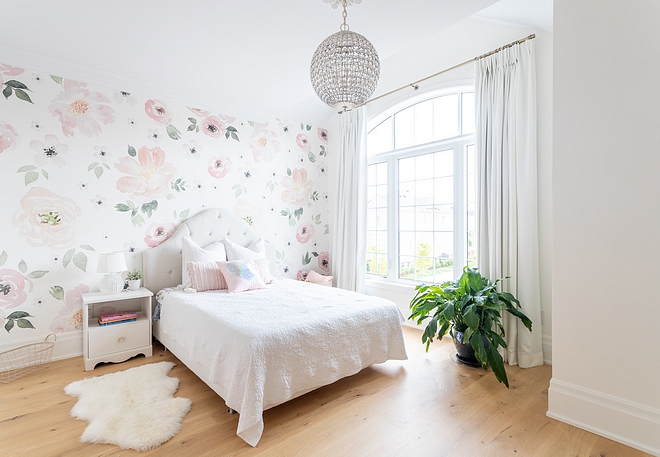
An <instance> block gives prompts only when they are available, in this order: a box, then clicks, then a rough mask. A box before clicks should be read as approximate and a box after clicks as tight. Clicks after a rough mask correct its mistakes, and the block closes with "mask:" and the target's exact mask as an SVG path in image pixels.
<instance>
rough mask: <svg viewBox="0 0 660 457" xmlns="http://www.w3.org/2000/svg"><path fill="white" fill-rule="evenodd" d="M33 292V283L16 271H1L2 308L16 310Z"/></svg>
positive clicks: (0, 301) (0, 294)
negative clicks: (29, 293) (28, 294)
mask: <svg viewBox="0 0 660 457" xmlns="http://www.w3.org/2000/svg"><path fill="white" fill-rule="evenodd" d="M31 291H32V281H30V279H28V278H27V277H26V276H23V274H22V273H20V272H18V271H16V270H9V269H3V270H0V308H7V309H9V308H16V307H17V306H20V305H21V304H22V303H23V302H25V300H26V299H27V293H26V292H31Z"/></svg>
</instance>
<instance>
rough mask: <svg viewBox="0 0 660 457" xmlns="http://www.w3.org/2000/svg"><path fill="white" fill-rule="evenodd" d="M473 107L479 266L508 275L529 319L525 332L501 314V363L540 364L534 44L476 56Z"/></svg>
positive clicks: (507, 285)
mask: <svg viewBox="0 0 660 457" xmlns="http://www.w3.org/2000/svg"><path fill="white" fill-rule="evenodd" d="M475 104H476V147H477V237H478V238H477V239H478V241H477V242H478V250H477V252H478V261H477V262H478V266H479V270H480V272H481V273H482V274H483V275H484V276H486V277H487V278H489V279H496V278H501V277H505V276H510V277H511V278H510V279H507V280H506V281H503V282H502V283H500V284H501V287H502V290H504V291H508V292H511V293H512V294H514V295H515V296H516V297H517V298H518V299H519V300H520V303H521V305H522V308H523V311H524V312H525V314H527V316H529V318H530V319H531V320H532V322H533V332H532V333H530V332H529V331H528V330H527V329H526V328H525V327H524V326H523V324H522V323H520V322H519V320H518V319H516V318H514V317H513V316H511V315H510V314H508V313H505V316H503V324H504V328H505V331H506V338H505V340H506V343H507V346H508V347H507V348H506V349H505V350H504V354H503V356H504V360H505V361H507V362H508V363H509V364H510V365H519V366H520V367H522V368H527V367H533V366H539V365H543V349H542V341H543V339H542V332H541V318H540V317H541V294H540V278H539V247H538V216H537V204H538V200H537V172H536V162H537V158H536V152H537V147H536V69H535V62H534V44H533V42H532V41H525V42H524V43H519V44H516V45H513V46H511V47H508V48H505V49H503V50H501V51H500V52H497V53H495V54H493V55H491V56H488V57H485V58H482V59H480V60H479V61H477V63H476V65H475Z"/></svg>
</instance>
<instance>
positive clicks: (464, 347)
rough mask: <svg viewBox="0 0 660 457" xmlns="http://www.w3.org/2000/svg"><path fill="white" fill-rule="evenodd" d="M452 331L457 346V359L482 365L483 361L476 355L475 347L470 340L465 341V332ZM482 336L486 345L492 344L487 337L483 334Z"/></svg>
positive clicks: (471, 364) (465, 362)
mask: <svg viewBox="0 0 660 457" xmlns="http://www.w3.org/2000/svg"><path fill="white" fill-rule="evenodd" d="M452 333H453V337H452V339H453V340H454V346H455V347H456V360H458V361H459V362H461V363H464V364H466V365H470V366H472V367H480V366H481V363H479V361H478V360H477V357H476V356H475V355H474V349H473V348H472V345H471V344H470V342H469V341H468V342H466V343H464V342H463V332H459V331H457V330H453V331H452ZM481 338H482V340H483V342H484V347H488V346H490V343H489V342H488V340H487V339H486V337H484V336H483V335H482V337H481Z"/></svg>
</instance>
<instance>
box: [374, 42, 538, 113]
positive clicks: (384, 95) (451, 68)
mask: <svg viewBox="0 0 660 457" xmlns="http://www.w3.org/2000/svg"><path fill="white" fill-rule="evenodd" d="M534 38H536V35H535V34H531V35H529V36H526V37H525V38H522V39H520V40H516V41H514V42H513V43H509V44H507V45H505V46H502V47H499V48H497V49H494V50H493V51H490V52H487V53H486V54H482V55H480V56H477V57H474V58H472V59H470V60H466V61H465V62H463V63H459V64H458V65H454V66H453V67H450V68H446V69H444V70H442V71H439V72H437V73H434V74H432V75H431V76H427V77H426V78H422V79H420V80H418V81H415V82H414V83H410V84H408V85H407V86H402V87H399V88H398V89H394V90H392V91H390V92H388V93H386V94H383V95H379V96H378V97H375V98H372V99H371V100H367V101H366V102H365V103H364V104H365V105H367V104H369V103H371V102H375V101H376V100H379V99H381V98H384V97H387V96H388V95H392V94H393V93H395V92H399V91H400V90H403V89H406V88H408V87H412V88H413V89H415V90H417V89H419V83H421V82H424V81H426V80H428V79H431V78H435V77H436V76H440V75H441V74H443V73H447V72H449V71H452V70H455V69H457V68H460V67H462V66H464V65H467V64H469V63H472V62H476V61H477V60H481V59H483V58H484V57H488V56H490V55H493V54H495V53H498V52H500V51H502V50H503V49H506V48H510V47H511V46H515V45H517V44H520V43H524V42H525V41H527V40H533V39H534Z"/></svg>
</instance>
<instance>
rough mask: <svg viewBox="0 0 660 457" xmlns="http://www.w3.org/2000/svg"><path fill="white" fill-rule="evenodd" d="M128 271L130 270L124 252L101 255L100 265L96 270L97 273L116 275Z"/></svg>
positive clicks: (103, 253)
mask: <svg viewBox="0 0 660 457" xmlns="http://www.w3.org/2000/svg"><path fill="white" fill-rule="evenodd" d="M126 270H128V268H126V259H125V258H124V251H116V252H101V253H99V265H98V267H97V268H96V272H97V273H116V272H119V271H126Z"/></svg>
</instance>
